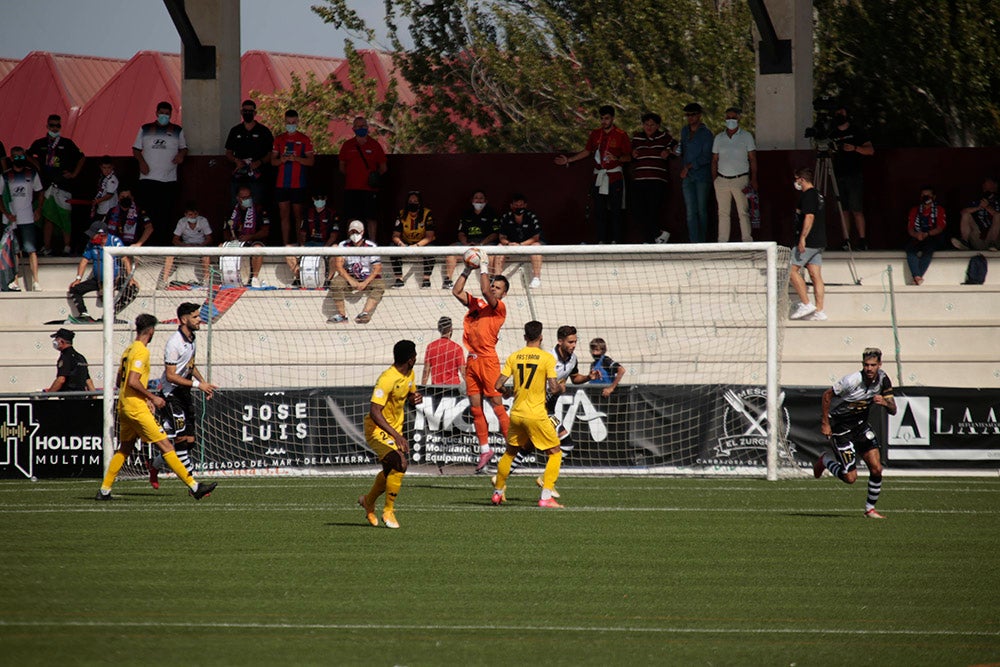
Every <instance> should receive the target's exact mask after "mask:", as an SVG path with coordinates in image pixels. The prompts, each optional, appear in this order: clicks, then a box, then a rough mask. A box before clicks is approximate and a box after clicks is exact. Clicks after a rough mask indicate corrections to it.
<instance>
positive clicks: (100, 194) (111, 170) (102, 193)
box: [90, 155, 118, 222]
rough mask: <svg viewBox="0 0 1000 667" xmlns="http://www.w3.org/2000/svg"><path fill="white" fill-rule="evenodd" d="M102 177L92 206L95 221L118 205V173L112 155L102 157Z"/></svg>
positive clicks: (91, 218) (91, 212) (91, 211)
mask: <svg viewBox="0 0 1000 667" xmlns="http://www.w3.org/2000/svg"><path fill="white" fill-rule="evenodd" d="M100 166H101V178H100V179H99V180H98V181H97V194H96V195H94V203H93V204H91V206H90V220H91V222H93V221H94V220H96V219H98V218H103V217H104V216H106V215H107V214H108V211H110V210H111V209H112V208H114V207H115V206H118V175H117V174H115V163H114V160H112V159H111V156H110V155H105V156H103V157H102V158H101V159H100Z"/></svg>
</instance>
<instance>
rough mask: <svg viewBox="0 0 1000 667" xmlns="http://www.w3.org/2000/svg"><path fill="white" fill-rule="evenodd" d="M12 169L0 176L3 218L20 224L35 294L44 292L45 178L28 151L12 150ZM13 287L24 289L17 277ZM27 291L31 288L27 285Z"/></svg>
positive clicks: (19, 235)
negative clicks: (40, 245) (40, 258)
mask: <svg viewBox="0 0 1000 667" xmlns="http://www.w3.org/2000/svg"><path fill="white" fill-rule="evenodd" d="M10 163H11V168H10V171H8V172H7V173H6V174H3V175H0V214H2V215H0V217H3V218H4V224H5V225H6V224H7V222H8V221H9V222H10V223H11V224H14V225H16V227H15V228H14V231H15V232H16V234H17V243H18V245H19V246H20V248H21V253H23V254H26V255H28V265H29V267H30V269H31V288H32V290H34V291H35V292H40V291H41V290H42V285H41V283H39V282H38V226H37V223H38V221H39V220H41V217H42V206H43V194H42V191H43V190H42V179H41V178H39V177H38V172H36V171H35V170H34V169H32V167H31V164H30V163H29V162H28V157H27V156H26V155H25V153H24V149H23V148H21V147H20V146H14V147H13V148H11V149H10ZM4 286H5V287H9V289H11V290H12V291H17V290H20V289H21V288H20V287H19V286H18V285H17V274H14V280H13V281H11V282H10V285H4ZM25 287H26V288H27V285H25Z"/></svg>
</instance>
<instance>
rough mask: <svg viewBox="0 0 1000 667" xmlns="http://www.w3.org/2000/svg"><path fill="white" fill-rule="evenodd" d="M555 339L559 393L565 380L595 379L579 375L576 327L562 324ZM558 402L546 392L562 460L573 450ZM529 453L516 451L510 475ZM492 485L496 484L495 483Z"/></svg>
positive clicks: (555, 396) (577, 382) (553, 349)
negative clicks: (561, 420)
mask: <svg viewBox="0 0 1000 667" xmlns="http://www.w3.org/2000/svg"><path fill="white" fill-rule="evenodd" d="M556 338H557V339H558V340H557V342H556V345H555V347H553V348H552V356H554V357H555V358H556V382H558V383H559V386H560V387H561V388H562V389H561V391H560V393H562V391H565V390H566V381H567V380H570V381H572V382H573V384H583V383H584V382H588V381H590V380H595V379H597V376H598V373H597V371H591V372H590V374H589V375H583V374H582V373H580V368H579V363H578V360H577V358H576V343H577V339H576V327H574V326H571V325H569V324H564V325H563V326H561V327H559V329H558V330H557V331H556ZM558 400H559V394H551V393H548V392H546V396H545V409H546V410H547V411H548V413H549V419H551V420H552V423H553V425H554V426H555V427H556V434H557V435H558V436H559V449H561V450H562V453H563V458H565V457H567V456H569V453H570V452H571V451H572V450H573V440H572V439H571V438H570V435H569V431H567V430H566V428H565V427H564V426H563V425H562V423H561V422H560V421H559V418H558V417H556V402H557V401H558ZM529 453H530V452H529V450H525V449H521V450H518V452H517V454H516V455H515V456H514V460H513V461H512V462H511V465H510V471H511V473H513V472H514V470H516V469H517V467H518V466H520V465H521V464H523V463H524V462H525V459H526V457H527V456H528V454H529ZM535 481H536V482H537V483H538V486H542V478H541V477H539V478H538V479H537V480H535ZM494 484H496V482H495V481H494ZM552 497H553V498H558V497H559V493H558V492H557V491H555V490H553V494H552Z"/></svg>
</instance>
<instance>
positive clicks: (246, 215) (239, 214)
mask: <svg viewBox="0 0 1000 667" xmlns="http://www.w3.org/2000/svg"><path fill="white" fill-rule="evenodd" d="M270 232H271V219H270V218H269V217H268V215H267V211H266V210H265V209H264V207H263V206H261V205H260V204H259V203H258V202H257V201H256V200H255V199H254V198H253V195H252V194H251V191H250V186H249V185H241V186H240V187H239V188H238V189H237V190H236V205H235V206H234V207H233V212H232V213H231V214H230V215H229V220H227V221H226V225H225V228H224V229H223V236H224V238H225V239H226V242H228V243H232V242H238V243H240V244H241V245H243V246H252V247H255V248H260V247H263V246H264V245H265V243H266V242H267V237H268V234H269V233H270ZM263 264H264V258H263V257H261V256H260V255H257V256H255V257H251V258H250V287H256V288H262V287H266V285H265V284H264V282H263V281H262V280H261V279H260V267H261V266H263Z"/></svg>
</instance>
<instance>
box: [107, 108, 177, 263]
mask: <svg viewBox="0 0 1000 667" xmlns="http://www.w3.org/2000/svg"><path fill="white" fill-rule="evenodd" d="M173 112H174V107H173V106H172V105H171V104H170V102H160V103H159V104H157V105H156V120H155V121H153V122H152V123H146V124H145V125H143V126H142V127H140V128H139V133H138V134H137V135H136V137H135V143H134V144H132V155H133V156H135V159H136V160H138V162H139V188H138V191H137V192H136V194H137V195H138V197H139V199H141V200H142V202H143V204H145V206H146V210H148V211H149V212H150V216H151V218H152V221H153V236H152V238H151V239H150V243H152V244H153V245H169V244H170V232H171V231H172V230H173V228H174V224H173V221H174V219H175V217H174V216H175V215H176V214H177V211H176V208H177V195H178V193H179V188H178V183H177V165H179V164H181V163H182V162H184V157H185V156H186V155H187V152H188V149H187V140H186V139H185V138H184V130H183V129H182V128H181V126H180V125H177V124H175V123H171V122H170V117H171V115H173ZM118 196H119V198H120V197H121V193H119V195H118Z"/></svg>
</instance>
